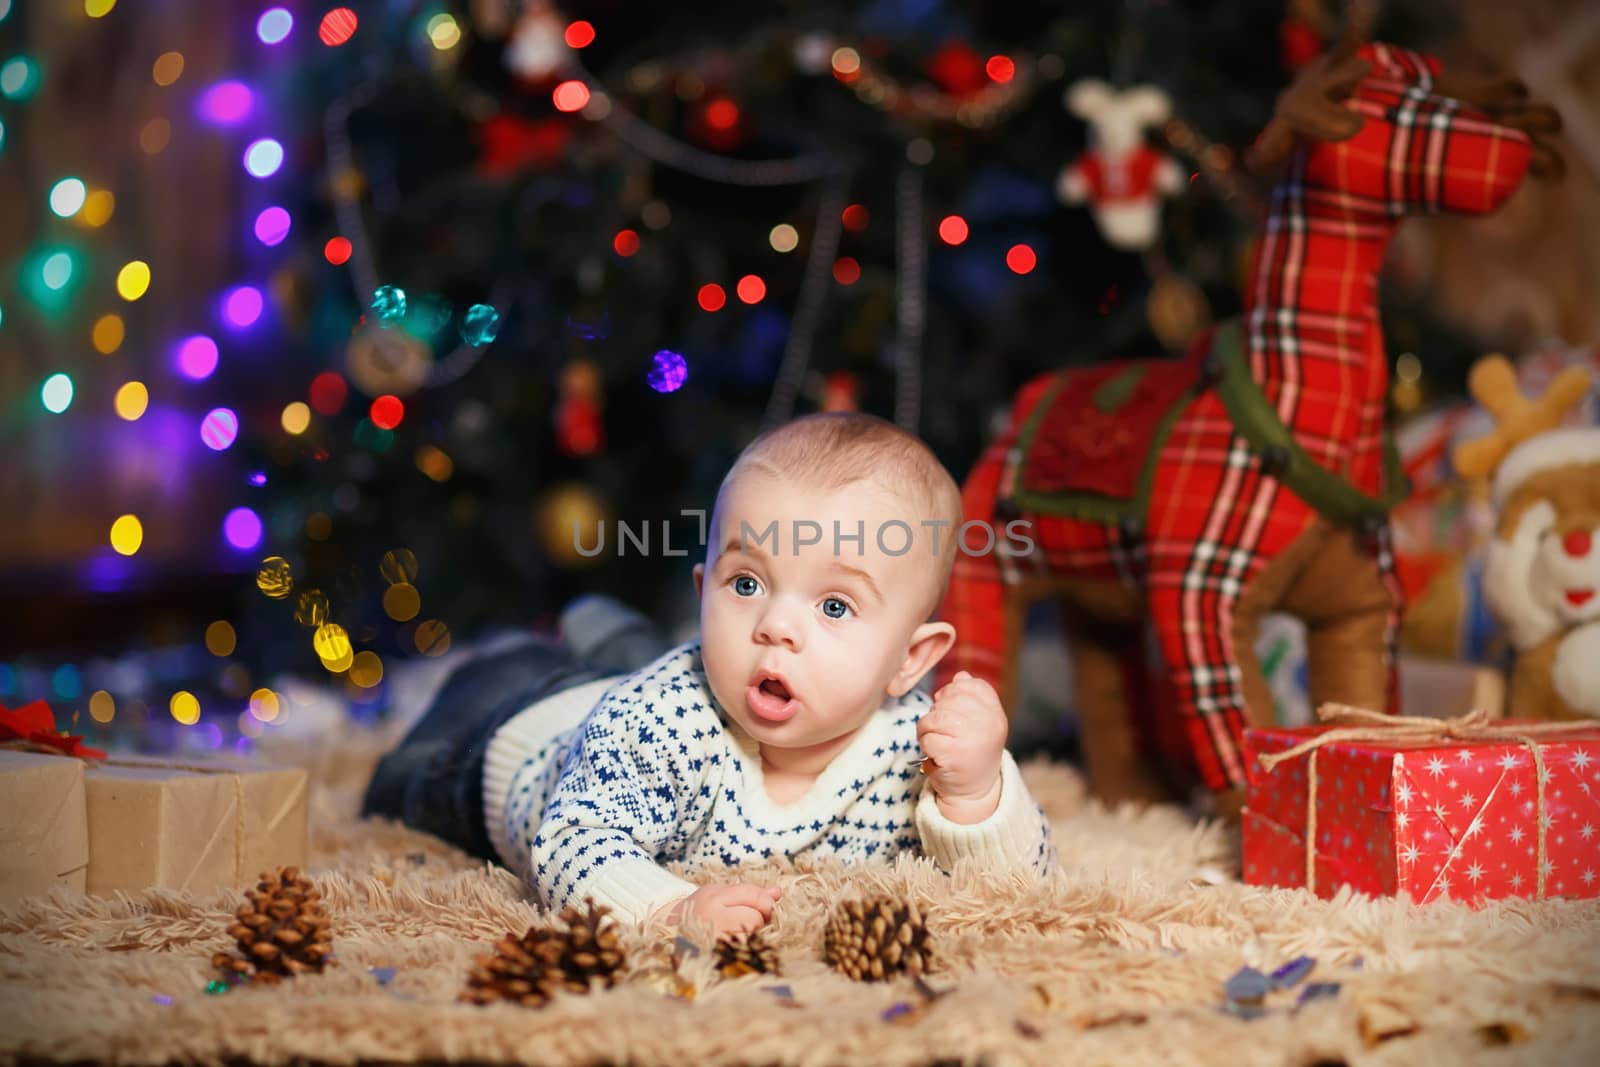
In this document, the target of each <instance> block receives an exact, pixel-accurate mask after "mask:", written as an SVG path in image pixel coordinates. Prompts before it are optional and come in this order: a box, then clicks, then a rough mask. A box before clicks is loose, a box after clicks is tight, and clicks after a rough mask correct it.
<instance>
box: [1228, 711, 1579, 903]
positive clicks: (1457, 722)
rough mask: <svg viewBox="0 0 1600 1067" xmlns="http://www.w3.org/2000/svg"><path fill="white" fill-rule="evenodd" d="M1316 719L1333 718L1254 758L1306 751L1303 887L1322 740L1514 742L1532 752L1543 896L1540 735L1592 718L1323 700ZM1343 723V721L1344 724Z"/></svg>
mask: <svg viewBox="0 0 1600 1067" xmlns="http://www.w3.org/2000/svg"><path fill="white" fill-rule="evenodd" d="M1317 718H1319V719H1321V720H1322V721H1323V722H1327V723H1335V724H1341V725H1335V727H1334V728H1333V729H1332V730H1329V731H1327V732H1326V733H1322V734H1318V735H1317V736H1316V737H1313V738H1310V739H1309V740H1306V741H1302V742H1300V743H1299V744H1298V745H1295V746H1294V747H1293V748H1288V749H1285V750H1284V751H1282V752H1272V753H1267V754H1265V755H1261V756H1258V757H1256V758H1257V759H1258V760H1259V761H1260V763H1261V766H1262V767H1263V768H1264V769H1265V770H1267V771H1271V770H1272V769H1273V768H1274V767H1276V766H1277V765H1278V764H1280V763H1282V762H1283V761H1285V760H1291V759H1294V758H1296V757H1297V756H1303V755H1305V754H1306V753H1307V752H1309V753H1311V758H1310V759H1309V760H1307V761H1306V764H1307V769H1306V888H1307V889H1310V890H1311V891H1312V892H1313V893H1315V892H1316V891H1317V858H1316V857H1317V853H1316V846H1317V753H1318V752H1320V751H1321V750H1322V747H1323V746H1324V745H1337V744H1342V743H1346V742H1351V741H1381V742H1384V743H1390V742H1395V741H1515V742H1517V743H1518V744H1520V745H1522V746H1523V747H1524V748H1526V749H1527V750H1528V751H1529V753H1531V754H1532V756H1533V770H1534V779H1535V786H1534V789H1535V794H1534V801H1535V808H1534V819H1535V820H1536V821H1537V823H1538V826H1537V828H1536V831H1535V836H1536V838H1537V841H1538V859H1537V861H1536V862H1537V864H1538V869H1537V879H1536V883H1535V884H1536V886H1537V888H1536V890H1535V894H1536V895H1535V897H1534V899H1535V900H1543V899H1544V868H1545V831H1544V824H1545V819H1544V778H1545V773H1544V754H1543V753H1542V752H1541V751H1540V749H1539V739H1540V738H1546V739H1548V738H1555V737H1563V736H1568V735H1571V734H1574V733H1581V732H1585V731H1588V730H1593V729H1594V725H1593V724H1592V723H1584V722H1539V723H1515V724H1513V723H1502V724H1500V725H1495V724H1494V723H1493V722H1492V720H1491V716H1490V715H1489V712H1488V711H1486V710H1484V709H1483V708H1474V709H1473V710H1472V711H1469V712H1467V713H1466V714H1465V715H1462V716H1460V717H1458V718H1454V719H1433V718H1425V717H1422V716H1416V715H1385V714H1383V713H1382V712H1377V711H1372V710H1370V709H1367V708H1357V707H1352V706H1351V705H1349V704H1332V703H1330V704H1323V705H1322V706H1321V707H1319V708H1317ZM1343 724H1348V725H1343Z"/></svg>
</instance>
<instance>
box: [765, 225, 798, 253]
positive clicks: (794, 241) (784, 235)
mask: <svg viewBox="0 0 1600 1067" xmlns="http://www.w3.org/2000/svg"><path fill="white" fill-rule="evenodd" d="M767 243H768V244H770V245H771V246H772V250H773V251H774V252H793V251H794V250H795V249H796V248H798V247H800V231H799V230H796V229H795V228H794V227H793V226H791V225H789V224H788V223H787V222H780V223H778V224H777V225H776V226H774V227H773V228H772V232H771V233H769V234H767Z"/></svg>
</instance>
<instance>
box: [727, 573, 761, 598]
mask: <svg viewBox="0 0 1600 1067" xmlns="http://www.w3.org/2000/svg"><path fill="white" fill-rule="evenodd" d="M760 588H761V583H760V582H758V581H756V580H755V579H754V578H752V577H750V576H749V575H748V574H741V575H739V576H738V577H737V578H735V579H734V580H733V591H734V592H735V593H737V594H738V595H739V596H755V595H756V591H757V590H758V589H760Z"/></svg>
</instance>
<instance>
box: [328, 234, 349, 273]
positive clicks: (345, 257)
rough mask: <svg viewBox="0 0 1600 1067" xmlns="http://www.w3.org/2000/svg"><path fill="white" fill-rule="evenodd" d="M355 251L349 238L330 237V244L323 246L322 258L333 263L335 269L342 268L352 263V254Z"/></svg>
mask: <svg viewBox="0 0 1600 1067" xmlns="http://www.w3.org/2000/svg"><path fill="white" fill-rule="evenodd" d="M352 251H354V249H353V248H351V246H350V240H349V238H347V237H330V238H328V243H327V244H325V245H323V246H322V258H324V259H326V260H327V261H328V262H329V263H332V264H333V265H334V266H335V267H342V266H344V265H345V264H346V263H348V262H350V253H351V252H352Z"/></svg>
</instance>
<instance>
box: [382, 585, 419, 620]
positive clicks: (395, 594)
mask: <svg viewBox="0 0 1600 1067" xmlns="http://www.w3.org/2000/svg"><path fill="white" fill-rule="evenodd" d="M421 610H422V594H420V593H418V592H417V587H416V586H414V585H412V584H410V583H409V582H396V583H395V584H394V585H391V586H390V587H389V588H387V589H385V590H384V591H383V613H384V614H385V615H387V616H389V618H391V619H393V620H394V621H395V622H410V621H411V620H412V619H414V618H416V617H417V612H419V611H421Z"/></svg>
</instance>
